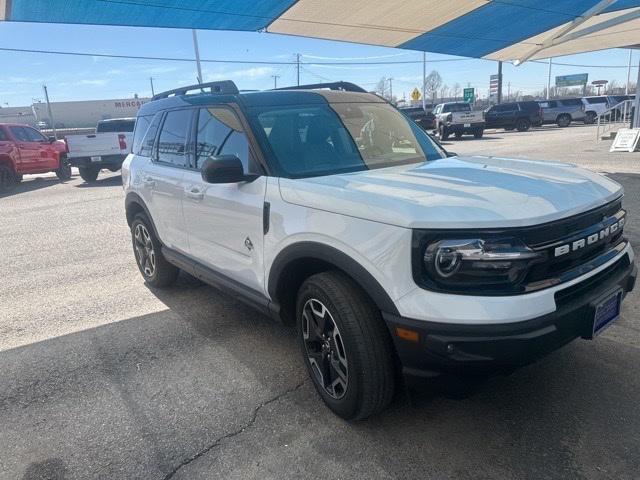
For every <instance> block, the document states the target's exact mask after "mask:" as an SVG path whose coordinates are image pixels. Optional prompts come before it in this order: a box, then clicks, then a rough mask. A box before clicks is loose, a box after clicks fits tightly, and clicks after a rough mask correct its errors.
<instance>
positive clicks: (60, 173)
mask: <svg viewBox="0 0 640 480" xmlns="http://www.w3.org/2000/svg"><path fill="white" fill-rule="evenodd" d="M55 173H56V176H57V177H58V178H59V179H60V180H62V181H63V182H64V181H66V180H69V179H70V178H71V165H70V164H69V160H67V157H66V156H60V165H59V166H58V168H57V169H56V170H55Z"/></svg>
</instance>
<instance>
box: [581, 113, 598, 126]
mask: <svg viewBox="0 0 640 480" xmlns="http://www.w3.org/2000/svg"><path fill="white" fill-rule="evenodd" d="M596 118H598V115H596V112H587V113H585V114H584V123H586V124H587V125H591V124H593V123H596Z"/></svg>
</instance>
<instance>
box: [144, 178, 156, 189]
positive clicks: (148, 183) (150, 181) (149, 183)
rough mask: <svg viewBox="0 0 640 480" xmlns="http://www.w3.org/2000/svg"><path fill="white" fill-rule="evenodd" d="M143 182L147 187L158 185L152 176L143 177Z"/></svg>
mask: <svg viewBox="0 0 640 480" xmlns="http://www.w3.org/2000/svg"><path fill="white" fill-rule="evenodd" d="M142 184H143V185H144V186H145V187H149V188H153V187H155V186H156V181H155V180H154V179H153V178H152V177H143V179H142Z"/></svg>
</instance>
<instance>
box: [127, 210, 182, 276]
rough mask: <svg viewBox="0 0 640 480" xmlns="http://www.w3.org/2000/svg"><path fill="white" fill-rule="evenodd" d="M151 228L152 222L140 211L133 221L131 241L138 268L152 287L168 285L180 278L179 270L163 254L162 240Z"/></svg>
mask: <svg viewBox="0 0 640 480" xmlns="http://www.w3.org/2000/svg"><path fill="white" fill-rule="evenodd" d="M153 232H154V231H153V229H152V228H151V222H150V221H149V219H148V218H147V216H146V215H144V214H143V213H139V214H137V215H136V216H135V218H134V219H133V222H132V223H131V241H132V243H133V253H134V255H135V257H136V263H137V264H138V269H139V270H140V273H141V274H142V277H143V278H144V281H145V282H147V283H148V284H149V285H151V286H152V287H158V288H162V287H168V286H169V285H171V284H173V283H174V282H175V281H176V278H178V273H179V270H178V268H177V267H175V266H174V265H172V264H170V263H169V262H167V260H166V259H165V258H164V256H163V255H162V251H161V245H160V241H159V240H158V239H157V238H156V236H155V234H154V233H153Z"/></svg>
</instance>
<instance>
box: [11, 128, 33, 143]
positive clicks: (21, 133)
mask: <svg viewBox="0 0 640 480" xmlns="http://www.w3.org/2000/svg"><path fill="white" fill-rule="evenodd" d="M9 130H11V135H13V137H14V138H15V139H16V140H18V141H20V142H29V141H30V140H29V135H27V132H26V131H25V129H24V128H23V127H9Z"/></svg>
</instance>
